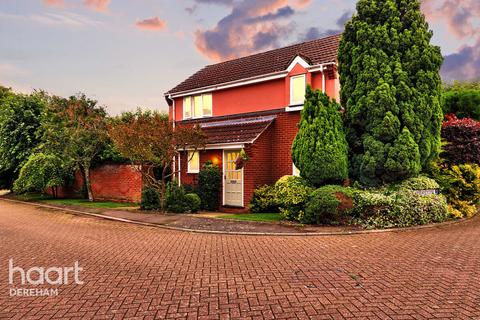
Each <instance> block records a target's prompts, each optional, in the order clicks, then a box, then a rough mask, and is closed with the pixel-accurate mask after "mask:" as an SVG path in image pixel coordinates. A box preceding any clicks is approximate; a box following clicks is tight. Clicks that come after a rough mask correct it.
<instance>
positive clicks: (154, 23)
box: [135, 17, 167, 30]
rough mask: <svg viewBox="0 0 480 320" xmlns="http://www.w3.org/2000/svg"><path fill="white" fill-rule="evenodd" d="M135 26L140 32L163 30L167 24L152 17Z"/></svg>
mask: <svg viewBox="0 0 480 320" xmlns="http://www.w3.org/2000/svg"><path fill="white" fill-rule="evenodd" d="M135 25H136V26H137V28H139V29H142V30H163V29H165V27H166V26H167V23H166V22H165V21H164V20H162V19H160V18H159V17H153V18H150V19H145V20H142V21H138V22H137V23H136V24H135Z"/></svg>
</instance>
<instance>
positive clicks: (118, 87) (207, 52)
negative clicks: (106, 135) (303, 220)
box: [0, 0, 480, 115]
mask: <svg viewBox="0 0 480 320" xmlns="http://www.w3.org/2000/svg"><path fill="white" fill-rule="evenodd" d="M355 3H356V1H355V0H176V1H174V0H0V85H3V86H8V87H12V88H13V89H14V90H15V91H17V92H31V91H32V90H33V89H43V90H46V91H48V92H50V93H52V94H56V95H60V96H70V95H73V94H76V93H79V92H83V93H85V94H87V95H88V96H89V97H91V98H94V99H97V100H98V101H99V103H100V104H102V105H105V106H106V108H107V110H108V111H109V113H110V114H113V115H114V114H118V113H120V112H122V111H128V110H134V109H136V108H137V107H143V108H149V109H156V110H163V111H165V110H166V109H167V104H166V102H165V99H164V97H163V94H164V93H165V92H166V91H168V90H169V89H171V88H172V87H174V86H175V85H177V84H178V83H180V82H181V81H183V80H184V79H186V78H187V77H188V76H190V75H191V74H193V73H194V72H196V71H198V70H199V69H201V68H202V67H203V66H205V65H208V64H213V63H216V62H219V61H224V60H228V59H233V58H236V57H239V56H245V55H248V54H252V53H256V52H261V51H265V50H269V49H272V48H278V47H282V46H285V45H289V44H293V43H297V42H302V41H305V40H309V39H315V38H320V37H322V36H326V35H330V34H336V33H340V32H341V31H342V29H343V26H344V24H345V22H346V21H348V19H349V18H350V17H351V15H352V14H353V13H354V12H355ZM422 10H423V12H424V13H425V15H426V18H427V21H428V22H429V24H430V27H431V29H432V30H433V32H434V38H433V43H434V44H435V45H439V46H440V47H441V48H442V54H443V55H444V56H445V62H444V65H443V67H442V77H443V79H444V80H445V81H452V80H477V79H479V78H480V0H423V1H422Z"/></svg>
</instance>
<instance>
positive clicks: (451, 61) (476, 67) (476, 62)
mask: <svg viewBox="0 0 480 320" xmlns="http://www.w3.org/2000/svg"><path fill="white" fill-rule="evenodd" d="M441 75H442V78H443V80H444V81H446V82H452V81H453V80H459V81H465V80H466V81H473V80H480V40H478V41H477V43H476V44H474V45H472V46H464V47H462V48H461V49H460V50H459V51H458V52H457V53H454V54H451V55H448V56H446V57H445V61H444V63H443V66H442V70H441Z"/></svg>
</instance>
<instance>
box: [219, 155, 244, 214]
mask: <svg viewBox="0 0 480 320" xmlns="http://www.w3.org/2000/svg"><path fill="white" fill-rule="evenodd" d="M239 155H240V150H224V151H223V159H224V161H223V204H224V205H226V206H234V207H243V169H240V170H236V166H235V160H237V158H238V156H239Z"/></svg>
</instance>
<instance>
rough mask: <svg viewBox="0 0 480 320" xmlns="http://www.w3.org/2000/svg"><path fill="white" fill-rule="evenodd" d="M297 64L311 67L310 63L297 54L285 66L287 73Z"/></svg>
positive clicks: (306, 67)
mask: <svg viewBox="0 0 480 320" xmlns="http://www.w3.org/2000/svg"><path fill="white" fill-rule="evenodd" d="M297 64H299V65H301V66H302V67H304V68H305V69H308V68H310V67H311V65H310V64H308V62H307V61H305V60H304V59H303V58H302V57H300V56H297V57H296V58H295V59H293V61H292V63H290V65H289V66H288V68H287V71H288V73H290V72H291V71H292V70H293V68H295V66H296V65H297Z"/></svg>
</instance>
